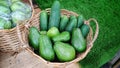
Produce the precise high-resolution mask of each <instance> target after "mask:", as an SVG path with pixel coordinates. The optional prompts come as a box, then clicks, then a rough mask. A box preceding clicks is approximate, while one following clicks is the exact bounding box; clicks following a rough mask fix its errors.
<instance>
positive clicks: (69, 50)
mask: <svg viewBox="0 0 120 68" xmlns="http://www.w3.org/2000/svg"><path fill="white" fill-rule="evenodd" d="M54 50H55V53H56V55H57V58H58V59H59V61H62V62H67V61H71V60H73V59H74V58H75V49H74V48H73V47H72V46H71V45H70V44H67V43H63V42H56V43H55V45H54Z"/></svg>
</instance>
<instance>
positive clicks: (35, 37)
mask: <svg viewBox="0 0 120 68" xmlns="http://www.w3.org/2000/svg"><path fill="white" fill-rule="evenodd" d="M28 38H29V43H30V45H31V46H32V47H33V48H34V49H35V50H38V49H39V38H40V34H39V31H38V29H37V28H36V27H31V28H30V29H29V35H28Z"/></svg>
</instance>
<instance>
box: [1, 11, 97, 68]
mask: <svg viewBox="0 0 120 68" xmlns="http://www.w3.org/2000/svg"><path fill="white" fill-rule="evenodd" d="M46 11H47V12H50V9H46ZM39 14H40V12H39V13H38V14H36V15H35V16H34V18H32V19H31V22H30V23H29V25H28V26H29V27H31V26H36V27H37V28H39ZM61 14H62V15H67V16H68V17H69V16H70V15H75V16H78V14H76V13H74V12H71V11H68V10H65V9H62V10H61ZM90 21H93V22H95V24H96V31H95V34H94V36H93V31H92V28H91V27H90V32H89V34H88V36H87V38H86V40H87V49H86V51H85V52H83V53H80V54H77V55H76V58H75V59H74V60H72V61H70V62H63V63H62V62H49V61H46V60H44V59H43V58H42V57H40V56H38V55H37V54H35V53H34V52H33V50H32V49H29V48H24V49H23V50H22V51H21V52H19V53H18V54H14V53H12V54H10V53H9V54H7V55H6V56H5V57H4V55H3V54H0V56H1V58H0V68H79V67H78V66H77V65H75V66H77V67H74V66H72V65H74V64H76V63H77V62H79V61H80V60H82V59H84V58H85V57H86V56H87V54H88V53H89V52H90V50H91V48H92V47H93V43H94V42H95V40H96V39H97V36H98V32H99V27H98V23H97V21H96V20H95V19H93V18H91V19H89V20H88V21H85V22H84V23H85V24H87V25H89V26H90ZM28 26H27V29H29V28H28ZM26 38H27V37H26ZM21 41H23V40H21ZM26 42H28V41H26Z"/></svg>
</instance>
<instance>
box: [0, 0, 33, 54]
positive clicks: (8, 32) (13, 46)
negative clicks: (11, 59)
mask: <svg viewBox="0 0 120 68" xmlns="http://www.w3.org/2000/svg"><path fill="white" fill-rule="evenodd" d="M23 2H25V3H28V4H30V6H31V8H32V9H33V5H32V0H23ZM33 12H34V10H32V16H31V18H32V17H33ZM28 23H29V20H27V21H23V24H20V25H17V26H16V27H14V28H12V29H5V30H0V52H18V51H20V50H21V48H23V45H24V44H25V43H27V42H23V41H21V40H25V38H24V37H22V36H25V35H23V34H24V33H25V25H26V24H28Z"/></svg>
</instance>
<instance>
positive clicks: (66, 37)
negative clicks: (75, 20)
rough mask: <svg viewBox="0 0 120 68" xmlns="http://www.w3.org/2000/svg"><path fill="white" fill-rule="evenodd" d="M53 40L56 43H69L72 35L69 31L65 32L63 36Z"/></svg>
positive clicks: (60, 35)
mask: <svg viewBox="0 0 120 68" xmlns="http://www.w3.org/2000/svg"><path fill="white" fill-rule="evenodd" d="M52 40H53V41H54V42H56V41H63V42H66V41H69V40H70V33H69V32H67V31H64V32H62V33H61V34H59V35H57V36H55V37H53V38H52Z"/></svg>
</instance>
